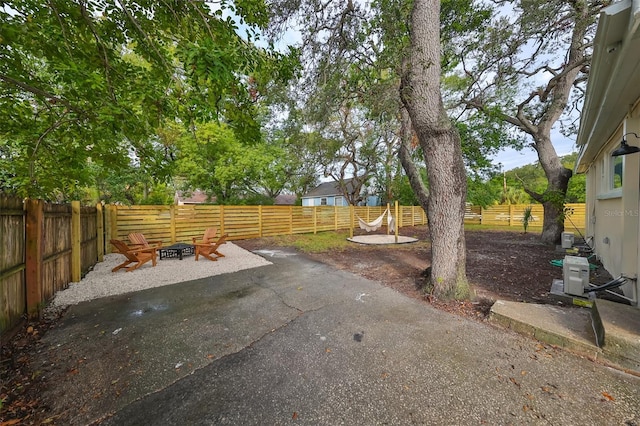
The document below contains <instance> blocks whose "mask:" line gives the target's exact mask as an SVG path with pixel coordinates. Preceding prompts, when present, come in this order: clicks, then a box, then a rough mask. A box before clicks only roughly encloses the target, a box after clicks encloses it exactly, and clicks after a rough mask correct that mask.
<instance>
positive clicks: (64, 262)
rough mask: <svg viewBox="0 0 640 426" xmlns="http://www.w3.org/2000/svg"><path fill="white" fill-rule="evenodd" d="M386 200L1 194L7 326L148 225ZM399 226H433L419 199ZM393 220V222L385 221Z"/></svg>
mask: <svg viewBox="0 0 640 426" xmlns="http://www.w3.org/2000/svg"><path fill="white" fill-rule="evenodd" d="M526 207H527V205H511V206H492V207H490V208H487V209H483V208H480V207H478V206H469V207H468V208H467V210H466V212H465V223H468V224H483V225H492V226H507V227H522V214H523V211H524V209H525V208H526ZM385 209H386V207H334V206H316V207H302V206H217V205H196V206H194V205H188V206H175V205H171V206H115V205H107V206H105V208H104V211H103V207H102V205H101V204H98V205H97V206H95V207H80V203H79V202H72V203H71V204H64V205H58V204H49V203H44V202H42V201H40V200H26V201H24V202H23V201H22V200H19V199H13V198H7V197H2V196H0V231H1V232H2V233H1V234H0V243H1V244H2V248H3V249H2V252H0V333H1V332H3V331H5V330H7V329H10V328H12V327H13V326H15V325H16V324H17V323H18V322H19V321H20V319H21V318H22V317H23V316H24V315H25V314H28V315H32V316H33V315H36V314H38V313H39V312H40V311H41V308H42V306H43V305H44V303H45V302H47V301H48V300H50V299H51V298H52V297H53V295H54V294H55V292H56V291H58V290H62V289H64V288H66V287H67V285H68V284H69V283H70V282H77V281H80V279H81V276H82V274H84V273H86V272H87V271H88V270H89V269H90V268H91V266H93V265H94V264H95V263H96V262H98V261H101V260H102V256H103V254H104V253H105V252H109V251H110V249H111V247H110V244H109V243H108V242H109V239H120V240H125V241H126V240H127V236H128V234H129V233H131V232H142V233H144V234H145V236H146V237H147V239H149V240H162V241H163V243H165V244H173V243H176V242H190V241H191V239H192V238H193V237H196V238H200V237H201V236H202V235H203V232H204V230H205V229H206V228H208V227H213V226H215V227H218V229H219V230H220V232H222V233H227V234H228V235H229V240H239V239H248V238H259V237H268V236H277V235H291V234H304V233H317V232H322V231H333V230H340V229H350V228H351V227H352V226H353V227H357V226H358V220H357V218H358V217H359V218H362V219H363V220H364V221H366V222H371V221H373V220H375V219H376V218H378V217H379V216H380V215H381V214H382V213H383V212H384V211H385ZM567 209H568V211H569V212H570V214H569V215H568V216H567V219H566V220H565V227H566V228H567V229H575V228H578V229H584V227H585V207H584V204H569V205H567ZM532 214H533V218H532V221H531V223H530V224H529V226H530V227H531V228H536V227H541V226H542V216H543V212H542V206H540V205H533V206H532ZM391 215H392V216H393V217H394V218H395V220H396V221H397V225H398V227H399V228H402V227H405V226H417V225H425V224H426V223H427V218H426V215H425V214H424V211H423V210H422V208H421V207H418V206H398V207H397V208H396V207H395V206H393V207H391ZM385 223H386V222H385Z"/></svg>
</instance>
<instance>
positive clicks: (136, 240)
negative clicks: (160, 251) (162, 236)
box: [128, 232, 162, 248]
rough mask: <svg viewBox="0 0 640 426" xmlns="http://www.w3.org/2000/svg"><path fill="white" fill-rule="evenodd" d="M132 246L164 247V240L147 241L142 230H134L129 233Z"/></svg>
mask: <svg viewBox="0 0 640 426" xmlns="http://www.w3.org/2000/svg"><path fill="white" fill-rule="evenodd" d="M128 238H129V241H130V242H131V244H130V246H131V247H132V248H148V247H156V248H161V247H162V241H147V239H146V238H145V236H144V234H142V233H140V232H132V233H130V234H129V237H128Z"/></svg>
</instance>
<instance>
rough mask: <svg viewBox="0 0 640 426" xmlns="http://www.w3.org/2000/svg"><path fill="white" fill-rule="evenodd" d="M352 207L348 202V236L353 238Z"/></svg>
mask: <svg viewBox="0 0 640 426" xmlns="http://www.w3.org/2000/svg"><path fill="white" fill-rule="evenodd" d="M353 215H354V207H353V204H349V231H350V232H349V238H353V219H354V217H353Z"/></svg>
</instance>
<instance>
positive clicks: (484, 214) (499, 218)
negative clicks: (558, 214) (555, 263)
mask: <svg viewBox="0 0 640 426" xmlns="http://www.w3.org/2000/svg"><path fill="white" fill-rule="evenodd" d="M529 206H530V207H531V215H532V217H531V220H530V221H529V228H542V224H543V219H544V209H543V207H542V205H541V204H531V205H529V204H511V205H503V206H491V207H488V208H486V209H485V208H483V209H481V211H480V218H479V220H480V222H479V223H480V224H482V225H490V226H510V227H522V226H523V222H522V219H523V217H524V210H525V209H526V208H527V207H529ZM471 208H473V207H471ZM467 211H468V212H469V211H470V209H467ZM467 216H472V214H467V213H465V223H478V222H477V220H478V218H477V215H476V216H473V219H471V218H469V219H467ZM585 225H586V210H585V205H584V204H566V205H565V220H564V227H565V229H567V230H571V229H575V228H578V229H580V230H584V229H585Z"/></svg>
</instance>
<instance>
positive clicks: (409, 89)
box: [401, 0, 471, 299]
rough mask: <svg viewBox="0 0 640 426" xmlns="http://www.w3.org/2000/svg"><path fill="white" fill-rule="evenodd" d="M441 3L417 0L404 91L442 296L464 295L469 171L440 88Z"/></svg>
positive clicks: (436, 290) (435, 286)
mask: <svg viewBox="0 0 640 426" xmlns="http://www.w3.org/2000/svg"><path fill="white" fill-rule="evenodd" d="M440 74H441V69H440V2H439V1H434V0H416V1H415V2H414V5H413V11H412V15H411V48H410V63H409V68H408V69H407V70H406V72H405V74H404V75H403V79H402V85H401V96H402V100H403V103H404V104H405V106H406V108H407V111H409V115H410V117H411V122H412V124H413V128H414V130H415V131H416V134H417V136H418V140H419V142H420V146H421V147H422V150H423V151H424V155H425V163H426V165H427V177H428V180H429V191H430V195H429V197H428V200H427V205H426V206H423V207H425V210H426V212H427V216H428V218H429V233H430V237H431V275H430V281H429V283H430V286H431V288H432V291H433V294H434V295H435V296H436V297H438V298H440V299H453V298H455V299H466V298H469V297H470V296H471V289H470V287H469V283H468V281H467V277H466V252H465V241H464V208H465V198H466V190H467V183H466V175H465V169H464V163H463V160H462V148H461V144H460V135H459V134H458V132H457V130H456V128H455V127H453V126H452V124H451V121H450V120H449V118H448V117H447V114H446V112H445V109H444V106H443V103H442V95H441V91H440Z"/></svg>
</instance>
